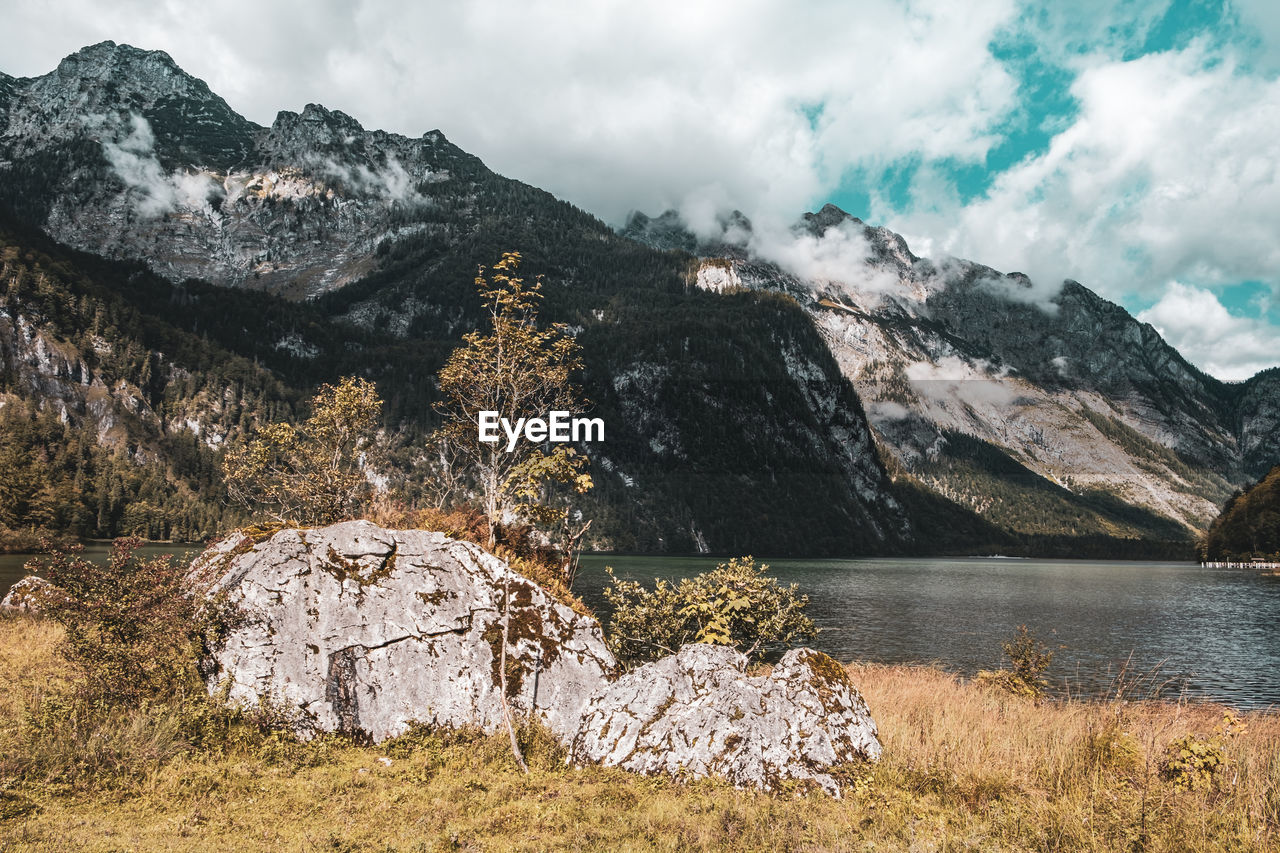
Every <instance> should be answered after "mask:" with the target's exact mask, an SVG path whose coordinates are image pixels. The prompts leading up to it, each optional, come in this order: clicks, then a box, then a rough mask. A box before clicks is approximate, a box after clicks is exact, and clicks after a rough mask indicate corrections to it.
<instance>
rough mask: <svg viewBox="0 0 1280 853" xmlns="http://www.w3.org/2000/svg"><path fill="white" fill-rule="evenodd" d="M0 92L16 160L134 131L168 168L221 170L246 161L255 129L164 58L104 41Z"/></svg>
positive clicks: (122, 138) (119, 137) (7, 134)
mask: <svg viewBox="0 0 1280 853" xmlns="http://www.w3.org/2000/svg"><path fill="white" fill-rule="evenodd" d="M4 88H7V89H8V90H9V94H8V96H7V97H6V96H5V95H4V94H3V93H2V92H0V103H2V102H3V101H5V100H8V102H9V106H8V110H7V113H8V115H7V121H6V122H5V129H4V133H3V136H4V137H5V141H6V143H9V145H10V146H11V147H12V148H13V149H14V153H17V154H20V155H21V154H28V153H33V152H38V151H42V150H45V149H48V148H50V147H52V146H61V145H65V144H67V143H75V142H81V141H94V142H98V143H100V144H104V145H110V144H120V143H124V142H125V140H127V139H128V138H129V137H130V136H131V135H132V134H134V133H138V134H141V136H140V138H142V139H146V140H150V141H154V143H155V146H156V147H155V154H156V156H157V157H158V158H159V160H160V162H161V163H162V164H164V165H166V166H168V167H170V168H172V167H174V166H177V165H180V164H181V165H187V164H198V165H209V166H214V167H222V168H225V167H227V166H229V165H231V164H233V163H236V162H239V161H240V160H242V159H243V158H244V157H245V156H246V155H247V153H248V152H249V150H250V149H251V147H252V145H253V133H254V132H255V131H256V130H257V127H256V125H254V124H252V123H251V122H249V121H247V120H246V119H244V118H242V117H241V116H239V115H237V114H236V113H235V111H233V110H232V109H231V107H229V106H228V105H227V103H226V101H224V100H222V98H220V97H218V96H217V95H215V94H214V93H213V92H212V91H211V90H210V89H209V87H208V85H207V84H205V82H204V81H203V80H200V79H199V78H196V77H193V76H191V75H190V74H187V73H186V72H185V71H183V70H182V69H181V68H179V67H178V65H177V64H176V63H175V62H174V61H173V59H172V57H170V56H169V54H167V53H165V52H164V51H161V50H139V49H137V48H135V47H131V46H129V45H118V44H116V43H115V42H111V41H104V42H101V43H99V44H95V45H92V46H90V47H86V48H84V49H83V50H80V51H78V52H76V53H73V54H71V55H70V56H68V57H67V58H65V59H63V60H62V62H61V63H59V64H58V67H57V68H55V69H54V70H53V71H51V72H49V73H48V74H45V75H43V76H41V77H35V78H31V79H29V80H14V79H13V78H9V83H8V85H7V86H6V87H4Z"/></svg>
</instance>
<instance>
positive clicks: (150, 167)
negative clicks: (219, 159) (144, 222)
mask: <svg viewBox="0 0 1280 853" xmlns="http://www.w3.org/2000/svg"><path fill="white" fill-rule="evenodd" d="M155 144H156V137H155V134H154V133H153V132H152V130H151V125H150V124H149V123H148V122H147V120H146V119H145V118H143V117H142V116H140V115H138V114H137V113H134V114H132V115H131V116H130V117H129V133H128V135H126V136H125V137H124V139H122V140H120V141H119V142H104V143H103V144H102V151H103V154H104V155H105V156H106V158H107V162H108V163H109V164H110V165H111V168H112V170H113V171H114V172H115V173H116V175H117V176H118V177H119V178H120V180H122V181H123V182H124V184H125V186H126V187H128V188H129V189H130V190H132V191H133V193H132V195H131V201H132V203H133V206H134V209H135V210H137V212H138V213H139V214H140V215H141V216H144V217H147V218H154V217H157V216H163V215H164V214H166V213H171V212H173V211H174V210H177V209H178V208H185V209H189V210H200V209H208V208H209V197H210V196H212V195H214V194H215V193H216V192H218V189H219V187H218V185H217V184H215V183H214V182H213V180H212V178H210V176H209V175H207V174H204V173H194V174H193V173H190V172H186V171H182V170H179V171H175V172H173V173H172V174H166V173H165V171H164V169H163V168H162V167H161V166H160V161H159V160H157V159H156V155H155Z"/></svg>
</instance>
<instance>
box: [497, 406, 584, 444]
mask: <svg viewBox="0 0 1280 853" xmlns="http://www.w3.org/2000/svg"><path fill="white" fill-rule="evenodd" d="M478 423H479V428H480V440H481V441H483V442H487V443H492V444H496V443H497V442H499V441H501V440H502V436H503V435H505V436H506V438H507V452H508V453H510V452H511V451H512V450H515V449H516V442H517V441H519V440H520V437H521V436H522V435H523V436H524V439H525V441H531V442H533V443H534V444H541V443H542V442H544V441H553V442H559V443H567V442H570V441H574V442H578V441H581V442H590V441H604V419H603V418H576V417H574V416H573V415H572V413H570V412H561V411H553V412H551V413H550V414H549V415H548V416H547V417H545V418H518V419H516V422H515V424H514V425H513V424H512V423H511V420H510V419H509V418H504V417H501V416H500V415H499V413H498V412H481V413H480V419H479V422H478Z"/></svg>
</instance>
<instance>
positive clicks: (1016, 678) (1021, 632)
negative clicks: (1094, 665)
mask: <svg viewBox="0 0 1280 853" xmlns="http://www.w3.org/2000/svg"><path fill="white" fill-rule="evenodd" d="M1001 648H1002V649H1003V650H1004V655H1005V657H1006V658H1008V660H1009V668H1008V669H999V670H996V671H995V672H992V671H990V670H983V671H982V672H979V673H978V675H977V680H978V681H979V682H981V683H984V684H988V685H991V686H994V687H999V688H1000V689H1002V690H1007V691H1008V692H1010V693H1015V694H1017V695H1019V696H1031V697H1039V696H1041V695H1043V694H1044V689H1045V688H1046V687H1048V686H1049V681H1048V679H1046V678H1045V677H1044V673H1045V671H1046V670H1047V669H1048V668H1049V664H1050V662H1051V661H1052V660H1053V652H1052V651H1050V650H1049V648H1048V647H1047V646H1045V645H1043V644H1042V643H1041V642H1040V641H1039V639H1038V638H1037V637H1036V635H1035V632H1034V631H1031V630H1030V629H1028V628H1027V626H1026V625H1019V626H1018V630H1017V632H1016V633H1015V634H1014V635H1013V637H1012V638H1010V639H1009V640H1007V641H1006V642H1004V643H1003V644H1002V645H1001Z"/></svg>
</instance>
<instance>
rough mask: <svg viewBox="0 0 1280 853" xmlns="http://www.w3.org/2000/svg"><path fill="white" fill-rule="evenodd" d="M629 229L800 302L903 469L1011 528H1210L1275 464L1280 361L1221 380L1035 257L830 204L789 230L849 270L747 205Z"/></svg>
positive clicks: (639, 220) (714, 271) (637, 220)
mask: <svg viewBox="0 0 1280 853" xmlns="http://www.w3.org/2000/svg"><path fill="white" fill-rule="evenodd" d="M624 233H626V234H628V235H629V236H631V237H633V238H634V239H637V240H641V241H644V242H647V243H649V244H651V245H654V246H658V247H663V246H671V245H678V246H683V247H687V248H690V249H691V250H692V251H694V252H696V253H697V254H698V255H699V256H700V257H701V258H702V261H701V265H700V267H699V269H698V271H697V273H696V281H697V283H698V285H699V286H700V287H702V288H704V289H707V290H709V291H712V292H721V293H724V292H734V291H738V290H742V289H746V290H751V291H772V292H781V293H787V294H789V295H790V296H791V297H793V298H795V299H796V300H797V302H798V303H800V304H801V305H802V306H803V307H804V309H805V311H806V313H807V314H808V315H809V316H810V317H811V319H812V321H813V322H814V324H815V326H817V327H818V328H819V329H821V330H822V332H823V336H824V339H825V341H826V343H827V345H828V348H829V349H830V351H831V353H832V355H833V356H834V357H835V359H836V360H837V362H838V363H839V364H840V367H841V371H842V373H843V374H844V375H845V376H846V377H847V378H848V379H849V380H850V381H851V382H852V383H853V385H854V387H855V388H856V389H857V391H858V394H859V396H860V397H861V399H862V400H863V403H864V405H865V406H866V409H867V413H868V416H869V419H870V422H871V425H872V429H873V432H874V434H875V436H876V439H877V442H878V444H879V446H880V448H881V450H882V452H883V453H884V454H885V455H886V458H887V461H888V463H889V465H890V468H891V469H892V470H895V471H899V472H902V473H903V474H905V475H906V476H909V477H911V478H913V479H915V480H917V481H919V482H920V483H922V484H923V485H925V486H927V487H928V488H929V489H931V490H932V491H934V492H937V493H939V494H942V495H944V496H946V497H948V498H950V499H951V500H952V501H954V502H956V503H958V504H960V505H962V506H965V507H968V508H969V509H972V510H973V511H974V512H976V513H978V514H979V515H981V516H982V517H983V518H985V519H987V520H990V521H992V522H993V523H995V524H997V525H998V526H999V527H1001V528H1002V529H1005V530H1009V531H1012V532H1016V533H1019V534H1024V535H1044V534H1053V533H1057V532H1064V531H1065V532H1071V533H1075V534H1103V535H1115V536H1123V537H1129V536H1143V537H1153V538H1162V539H1167V538H1177V537H1178V536H1180V535H1181V536H1189V535H1194V534H1197V533H1200V532H1203V530H1204V529H1205V528H1206V527H1207V526H1208V524H1209V522H1210V521H1211V520H1212V519H1213V518H1214V517H1215V516H1216V514H1217V511H1218V507H1219V506H1220V505H1221V504H1222V502H1223V501H1224V500H1226V498H1227V497H1228V496H1229V495H1230V494H1231V492H1232V491H1233V489H1234V488H1235V486H1236V485H1238V484H1240V483H1242V482H1245V481H1247V480H1248V479H1250V478H1251V477H1253V476H1256V475H1257V473H1258V472H1259V471H1260V470H1265V469H1266V467H1268V466H1269V465H1271V464H1274V462H1275V461H1276V457H1277V453H1278V451H1277V447H1280V441H1278V439H1280V424H1278V422H1277V418H1276V415H1277V405H1278V404H1280V371H1274V370H1273V371H1267V372H1265V373H1262V374H1259V375H1258V376H1255V377H1254V378H1252V379H1251V380H1249V381H1248V382H1246V383H1243V384H1238V385H1228V384H1226V383H1222V382H1219V381H1218V380H1216V379H1213V378H1212V377H1210V376H1207V375H1205V374H1204V373H1202V372H1201V371H1199V370H1197V369H1196V368H1195V367H1194V366H1192V365H1191V364H1189V363H1188V362H1187V361H1186V360H1185V359H1183V358H1182V356H1181V355H1180V354H1179V353H1178V352H1177V351H1176V350H1175V349H1173V348H1172V347H1170V346H1169V345H1168V344H1167V343H1166V342H1165V341H1164V340H1163V339H1162V338H1161V337H1160V335H1159V334H1158V333H1157V332H1156V331H1155V329H1153V328H1152V327H1151V326H1149V325H1147V324H1144V323H1140V322H1139V321H1137V320H1135V319H1134V318H1133V317H1132V316H1130V315H1129V314H1128V312H1126V311H1125V310H1124V309H1123V308H1121V307H1119V306H1117V305H1114V304H1112V303H1110V302H1107V301H1106V300H1104V299H1102V298H1101V297H1099V296H1098V295H1097V294H1095V293H1093V292H1092V291H1090V290H1089V289H1088V288H1086V287H1084V286H1082V285H1081V284H1079V283H1077V282H1070V281H1069V282H1066V283H1065V284H1064V285H1063V286H1062V288H1061V289H1060V290H1059V291H1058V292H1056V293H1052V294H1046V293H1041V292H1037V291H1035V290H1034V289H1033V288H1032V287H1031V283H1030V281H1029V280H1028V279H1027V278H1026V277H1025V276H1022V275H1020V274H1018V273H1012V274H1007V275H1006V274H1002V273H1000V272H997V271H996V270H993V269H991V268H989V267H985V266H982V265H980V264H976V263H972V262H969V261H964V260H957V259H947V260H946V261H943V262H934V261H930V260H927V259H923V258H919V257H917V256H916V255H914V254H913V253H912V252H911V251H910V248H909V247H908V246H907V244H906V242H905V241H904V240H903V239H902V237H901V236H899V235H897V234H894V233H893V232H891V231H889V230H887V229H885V228H875V227H871V226H868V225H866V224H865V223H863V222H862V221H861V220H859V219H857V218H856V217H853V216H850V215H849V214H847V213H845V212H844V211H842V210H840V209H838V208H836V207H834V206H832V205H827V206H826V207H824V208H823V209H822V210H820V211H818V212H817V213H812V214H806V215H805V216H804V217H802V218H801V220H800V221H799V222H797V223H796V225H795V226H794V227H793V228H792V229H791V232H790V234H789V235H787V236H786V238H785V240H790V241H793V242H792V244H791V246H790V247H789V248H790V249H794V247H795V246H796V245H805V246H809V247H810V248H811V251H810V253H809V254H810V255H811V256H814V257H821V256H822V255H824V254H832V253H834V252H836V251H837V250H840V251H844V252H846V253H847V252H851V251H852V252H855V254H856V255H857V257H859V258H861V259H863V260H862V262H861V263H860V264H856V265H854V266H852V267H849V266H846V267H843V268H842V269H841V270H839V271H838V272H835V273H830V272H828V273H827V274H819V275H813V274H809V275H806V274H805V273H806V270H805V269H803V268H802V269H800V270H799V271H796V270H794V269H787V268H786V267H784V266H783V265H782V264H780V263H778V262H774V261H770V260H768V255H769V254H770V253H772V254H775V255H778V256H780V257H783V258H784V259H787V260H789V261H791V263H790V266H792V267H796V266H798V265H797V264H796V263H794V252H791V253H790V254H789V253H788V247H787V246H784V247H783V249H779V248H778V245H777V244H778V243H779V238H778V236H777V235H766V236H763V237H761V236H757V235H756V234H755V233H754V232H753V229H752V228H751V225H750V223H749V222H747V221H746V220H745V219H744V218H743V217H741V216H736V217H733V218H732V221H728V220H726V222H725V223H724V225H723V227H722V234H721V235H719V236H716V237H713V238H712V239H706V238H704V239H698V238H697V237H695V236H694V235H693V234H691V233H689V232H688V231H687V230H684V231H682V226H681V224H680V223H679V218H678V216H677V215H676V214H674V213H671V212H668V213H666V214H663V215H662V216H660V217H656V218H650V217H647V216H643V215H639V216H633V217H632V219H631V221H630V222H629V223H628V225H627V227H626V229H624ZM784 242H785V241H784ZM799 266H802V267H803V265H799ZM824 272H825V271H824Z"/></svg>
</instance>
